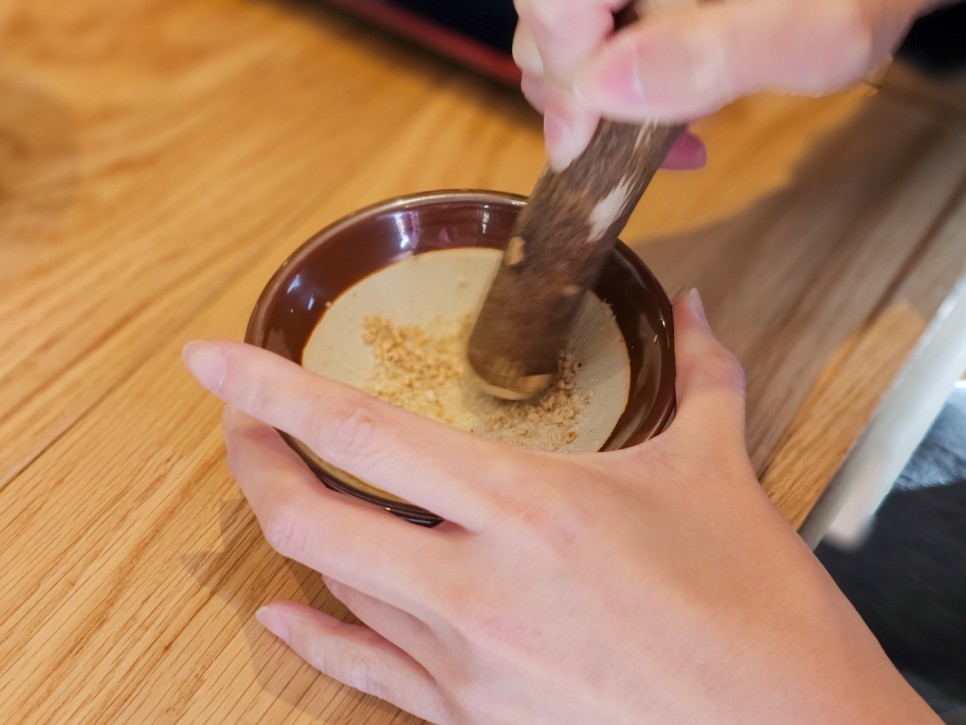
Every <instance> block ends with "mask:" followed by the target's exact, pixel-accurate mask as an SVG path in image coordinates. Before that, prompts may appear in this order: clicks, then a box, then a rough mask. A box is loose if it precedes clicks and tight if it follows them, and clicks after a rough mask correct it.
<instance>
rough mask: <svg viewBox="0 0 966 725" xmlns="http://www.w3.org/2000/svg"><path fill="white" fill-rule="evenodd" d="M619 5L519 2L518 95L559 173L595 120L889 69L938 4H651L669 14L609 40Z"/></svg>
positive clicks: (675, 114)
mask: <svg viewBox="0 0 966 725" xmlns="http://www.w3.org/2000/svg"><path fill="white" fill-rule="evenodd" d="M626 2H627V0H516V7H517V12H518V14H519V16H520V23H519V25H518V27H517V32H516V36H515V38H514V43H513V57H514V59H515V60H516V62H517V65H519V66H520V68H521V69H522V70H523V74H524V75H523V83H522V88H523V92H524V95H525V96H526V97H527V98H528V99H529V100H530V101H531V103H533V104H534V105H535V106H536V107H537V108H538V109H542V110H543V111H544V135H545V136H546V144H547V154H548V157H549V158H550V162H551V164H552V165H553V166H554V167H555V168H557V169H562V168H565V167H566V166H567V165H569V164H570V162H571V161H572V160H573V159H574V158H576V157H577V156H578V155H579V154H580V152H581V151H582V150H583V149H584V148H585V147H586V145H587V143H588V142H589V141H590V137H591V136H592V135H593V132H594V129H595V128H596V126H597V120H598V117H599V116H600V115H604V116H607V117H608V118H614V119H621V120H627V121H637V122H642V121H645V120H656V121H673V122H679V121H690V120H693V119H695V118H698V117H700V116H704V115H707V114H709V113H711V112H713V111H715V110H717V109H719V108H721V107H722V106H723V105H725V104H726V103H728V102H730V101H733V100H735V99H737V98H739V97H741V96H744V95H748V94H751V93H755V92H758V91H766V90H771V91H781V92H786V93H799V94H807V95H818V94H824V93H828V92H830V91H833V90H836V89H837V88H839V87H841V86H843V85H845V84H847V83H849V82H852V81H855V80H857V79H859V78H861V77H862V76H863V74H865V73H868V72H869V71H872V70H874V69H875V68H876V67H878V66H879V65H880V64H882V63H884V62H885V61H886V60H887V58H888V57H889V54H890V53H891V52H892V50H893V49H894V48H895V46H896V45H897V44H898V42H899V41H900V39H901V38H902V36H903V35H904V33H905V31H906V30H907V28H908V26H909V25H910V23H911V22H912V20H913V19H914V18H915V17H916V15H917V14H919V13H922V12H924V11H926V10H929V9H932V8H933V7H934V6H937V5H939V4H941V2H938V1H937V0H724V1H723V2H721V1H714V2H708V3H707V4H705V5H702V6H700V7H698V6H696V4H695V1H694V0H678V2H674V1H673V0H668V1H666V2H662V1H661V0H657V1H655V0H652V1H651V3H650V5H652V6H654V7H656V8H661V7H662V5H663V6H664V9H655V10H653V11H651V12H649V13H648V14H647V15H646V17H645V18H644V19H643V20H642V21H640V22H638V23H635V24H634V25H632V26H630V27H628V28H625V29H624V30H621V31H620V32H618V33H616V34H615V33H613V15H612V13H613V11H614V10H616V9H619V8H621V7H623V6H624V5H625V4H626ZM682 5H683V7H682ZM686 142H687V143H689V144H691V145H692V146H693V141H692V140H687V141H686ZM674 153H675V154H677V155H680V157H681V158H683V159H687V158H689V156H688V155H687V154H688V152H687V149H677V150H675V152H674ZM682 154H683V155H682ZM669 158H670V159H671V160H672V162H673V161H674V160H675V156H673V155H672V156H671V157H669Z"/></svg>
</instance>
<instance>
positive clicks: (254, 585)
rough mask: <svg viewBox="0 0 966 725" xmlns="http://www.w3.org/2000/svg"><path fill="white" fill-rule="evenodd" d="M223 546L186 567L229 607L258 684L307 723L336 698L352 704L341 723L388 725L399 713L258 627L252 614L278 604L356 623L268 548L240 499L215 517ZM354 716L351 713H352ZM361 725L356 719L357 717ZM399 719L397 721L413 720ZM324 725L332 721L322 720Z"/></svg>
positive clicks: (312, 577) (316, 579)
mask: <svg viewBox="0 0 966 725" xmlns="http://www.w3.org/2000/svg"><path fill="white" fill-rule="evenodd" d="M219 521H220V525H221V532H222V542H223V546H222V549H221V550H220V551H215V552H201V553H195V554H190V555H187V556H185V557H184V560H183V563H184V566H185V567H186V568H187V569H188V571H189V572H191V574H192V575H193V576H194V577H195V578H196V579H197V580H198V581H199V582H200V583H201V584H202V585H203V586H205V587H206V588H207V589H208V590H210V591H212V592H213V593H214V594H215V595H217V596H218V597H219V598H220V599H222V600H224V601H225V602H226V603H227V604H228V605H229V606H231V607H232V608H233V609H234V610H235V612H236V613H237V615H238V619H239V623H240V625H241V630H242V631H243V632H244V634H245V637H246V639H247V641H248V649H249V651H250V653H251V667H252V669H253V671H254V674H255V678H256V680H257V682H258V684H259V686H260V687H261V688H262V689H263V690H264V691H265V692H268V693H270V694H271V695H272V696H273V697H275V698H276V699H277V700H280V701H283V702H286V703H288V704H289V705H291V706H292V708H293V709H295V710H298V711H299V712H304V713H305V714H307V715H310V716H311V717H314V718H318V719H325V718H326V717H327V716H331V712H328V713H326V711H327V710H330V709H331V708H332V706H333V702H334V701H335V700H339V699H343V698H354V699H356V700H358V702H357V703H356V704H355V705H354V706H353V707H351V708H349V707H346V709H345V713H346V715H345V717H349V714H351V715H352V717H349V719H348V720H344V719H343V720H340V722H341V721H344V722H364V721H365V719H366V718H367V717H369V716H371V715H373V714H374V713H376V712H379V713H382V715H381V717H380V718H379V720H380V721H381V722H389V721H390V719H391V718H392V716H393V715H394V714H396V713H398V712H399V711H398V710H397V708H395V707H394V706H392V705H390V704H388V703H386V702H383V701H382V700H378V699H376V698H374V697H369V696H363V695H361V694H358V693H356V692H355V691H353V690H351V689H350V688H347V687H345V686H344V685H341V684H339V683H337V682H335V681H334V680H332V679H330V678H328V677H326V676H325V675H321V674H319V672H318V671H317V670H315V669H313V668H312V667H310V666H309V665H307V664H306V663H305V662H303V661H302V660H301V659H300V658H299V657H298V655H296V654H295V653H294V652H292V651H291V650H289V649H288V648H287V647H286V645H285V644H284V643H283V642H281V641H279V640H277V639H275V638H274V637H272V635H271V634H269V633H268V632H266V631H265V629H264V628H263V627H262V626H261V625H260V624H258V622H257V620H256V619H255V610H256V609H257V608H258V607H259V606H261V604H264V603H267V602H269V601H272V600H276V599H290V600H293V601H299V602H302V603H305V604H308V605H310V606H312V607H315V608H316V609H319V610H321V611H323V612H326V613H327V614H331V615H333V616H335V617H338V618H339V619H342V620H344V621H349V622H358V620H357V619H355V617H353V615H352V614H351V613H350V612H349V611H348V610H347V609H346V608H345V606H344V605H343V604H342V603H341V602H340V601H339V600H337V599H336V598H335V597H334V596H332V594H331V593H330V592H329V591H328V589H326V587H325V585H324V584H323V582H322V577H321V576H320V575H319V574H318V573H317V572H315V571H313V570H312V569H310V568H308V567H306V566H303V565H301V564H299V563H297V562H294V561H292V560H290V559H286V558H284V557H282V556H280V555H279V554H277V553H276V552H275V551H274V550H272V548H271V547H269V545H268V544H267V543H266V542H265V539H264V537H263V536H262V532H261V529H260V528H259V526H258V522H257V521H256V520H255V517H254V514H253V513H252V511H251V509H250V508H249V506H248V503H247V502H246V501H245V500H244V499H235V500H232V501H226V502H224V503H223V504H222V506H221V510H220V511H219ZM350 710H351V713H350ZM357 715H358V716H359V717H360V718H362V719H359V720H355V719H353V718H355V717H356V716H357ZM410 717H411V716H408V715H400V716H399V722H400V723H402V722H418V720H416V719H415V718H412V719H411V720H410V719H409V718H410ZM326 721H327V722H335V721H332V720H326Z"/></svg>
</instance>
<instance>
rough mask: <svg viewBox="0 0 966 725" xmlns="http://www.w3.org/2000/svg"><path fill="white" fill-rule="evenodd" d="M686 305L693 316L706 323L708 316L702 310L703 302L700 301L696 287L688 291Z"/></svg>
mask: <svg viewBox="0 0 966 725" xmlns="http://www.w3.org/2000/svg"><path fill="white" fill-rule="evenodd" d="M688 307H690V308H691V312H692V314H694V316H695V317H697V318H698V319H699V320H701V321H702V322H703V323H704V324H706V325H707V324H708V316H707V315H706V314H705V312H704V303H703V302H702V301H701V295H700V294H699V293H698V291H697V290H696V289H692V290H691V291H690V292H688Z"/></svg>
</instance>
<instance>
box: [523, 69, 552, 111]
mask: <svg viewBox="0 0 966 725" xmlns="http://www.w3.org/2000/svg"><path fill="white" fill-rule="evenodd" d="M520 90H521V91H523V97H524V98H526V99H527V103H529V104H530V105H531V106H533V107H534V108H535V109H537V111H539V112H540V113H543V110H544V105H545V104H546V94H547V88H546V85H544V82H543V78H542V77H541V76H538V75H533V74H532V73H528V72H526V71H524V73H523V78H522V79H521V80H520Z"/></svg>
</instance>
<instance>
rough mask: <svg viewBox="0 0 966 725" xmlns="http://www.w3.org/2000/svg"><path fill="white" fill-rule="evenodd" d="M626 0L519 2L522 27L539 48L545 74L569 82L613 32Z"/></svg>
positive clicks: (535, 0)
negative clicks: (616, 13)
mask: <svg viewBox="0 0 966 725" xmlns="http://www.w3.org/2000/svg"><path fill="white" fill-rule="evenodd" d="M625 4H626V0H550V1H549V2H548V0H517V1H516V8H517V13H518V15H519V16H520V21H521V24H522V25H524V26H525V27H526V29H527V32H528V34H529V35H530V37H531V38H532V39H533V43H534V45H536V47H537V48H538V49H539V55H540V58H541V60H542V64H543V69H544V74H545V75H546V76H548V77H549V78H552V79H554V80H570V79H571V78H572V76H573V72H574V71H575V70H576V69H577V68H579V67H580V66H581V65H582V64H583V63H584V61H585V60H587V59H588V58H589V57H590V55H591V54H592V53H593V52H594V51H595V50H596V49H597V47H598V46H599V45H600V43H601V42H602V41H603V40H604V39H605V38H606V37H607V36H608V35H610V33H611V32H612V31H613V28H614V12H615V11H617V10H619V9H620V8H621V7H623V6H624V5H625Z"/></svg>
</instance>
